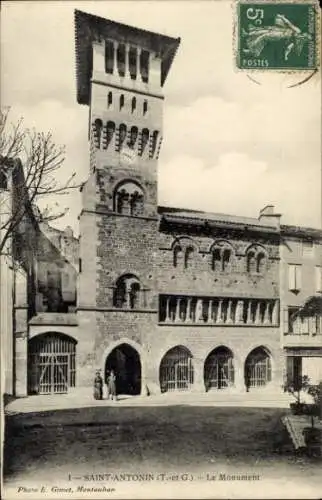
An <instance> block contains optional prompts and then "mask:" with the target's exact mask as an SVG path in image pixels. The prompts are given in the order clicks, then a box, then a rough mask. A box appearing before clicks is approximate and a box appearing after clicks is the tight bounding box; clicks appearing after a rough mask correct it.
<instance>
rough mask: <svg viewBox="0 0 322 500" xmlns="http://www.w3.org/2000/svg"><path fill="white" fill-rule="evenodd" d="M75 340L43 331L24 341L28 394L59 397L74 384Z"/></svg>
mask: <svg viewBox="0 0 322 500" xmlns="http://www.w3.org/2000/svg"><path fill="white" fill-rule="evenodd" d="M76 345H77V341H76V340H75V339H74V338H73V337H70V336H69V335H66V334H64V333H61V332H53V331H49V332H44V333H41V334H39V335H36V336H34V337H32V338H31V339H29V341H28V392H29V394H52V393H54V394H62V393H66V392H68V389H69V388H70V387H75V385H76V359H75V358H76Z"/></svg>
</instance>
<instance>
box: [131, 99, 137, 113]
mask: <svg viewBox="0 0 322 500" xmlns="http://www.w3.org/2000/svg"><path fill="white" fill-rule="evenodd" d="M135 109H136V97H132V103H131V110H132V113H133V112H134V111H135Z"/></svg>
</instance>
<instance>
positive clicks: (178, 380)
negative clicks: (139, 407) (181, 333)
mask: <svg viewBox="0 0 322 500" xmlns="http://www.w3.org/2000/svg"><path fill="white" fill-rule="evenodd" d="M192 384H193V359H192V354H191V352H190V351H189V349H187V348H186V347H183V346H176V347H174V348H173V349H170V351H168V352H167V353H166V354H165V356H164V357H163V358H162V361H161V364H160V387H161V392H167V391H175V390H181V391H186V390H189V389H190V388H191V386H192Z"/></svg>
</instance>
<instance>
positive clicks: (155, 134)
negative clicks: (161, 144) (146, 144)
mask: <svg viewBox="0 0 322 500" xmlns="http://www.w3.org/2000/svg"><path fill="white" fill-rule="evenodd" d="M158 135H159V132H158V131H157V130H155V131H154V132H153V134H152V148H151V158H153V156H154V153H155V150H156V147H157V143H158Z"/></svg>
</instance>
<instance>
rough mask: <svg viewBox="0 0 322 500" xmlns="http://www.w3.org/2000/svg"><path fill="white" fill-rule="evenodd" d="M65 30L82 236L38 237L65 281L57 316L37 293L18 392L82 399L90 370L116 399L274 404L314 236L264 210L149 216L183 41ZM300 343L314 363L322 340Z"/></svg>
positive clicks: (106, 30) (289, 369)
mask: <svg viewBox="0 0 322 500" xmlns="http://www.w3.org/2000/svg"><path fill="white" fill-rule="evenodd" d="M75 25H76V32H75V33H76V74H77V101H78V103H79V104H83V105H87V106H88V107H89V148H90V165H89V174H88V178H87V180H86V182H85V183H84V185H83V187H82V190H81V191H82V193H81V195H82V211H81V214H80V217H79V231H80V237H79V241H78V240H75V239H74V237H73V235H72V234H71V233H70V230H69V229H67V230H66V231H65V232H64V233H61V232H55V230H54V229H52V228H49V227H42V228H41V232H42V234H43V235H44V236H43V237H44V238H45V240H46V241H47V240H48V241H50V242H51V245H52V247H53V248H54V249H55V251H56V255H57V258H58V263H62V262H64V263H65V264H64V265H63V266H62V267H60V269H65V271H66V263H67V264H68V265H67V267H68V269H72V271H71V275H70V276H69V279H68V283H69V285H68V286H67V285H66V283H65V285H66V286H65V291H62V294H63V295H64V294H65V299H63V301H62V302H60V301H58V303H57V304H60V305H57V304H56V306H55V307H54V309H55V310H49V309H50V308H53V305H52V304H53V303H55V301H53V300H52V299H50V298H49V300H48V291H47V295H46V293H45V291H46V289H47V288H48V283H47V288H46V287H43V288H41V287H40V288H39V286H38V288H37V293H36V295H37V297H38V299H37V304H38V305H37V308H36V310H35V313H34V315H33V316H32V317H30V318H29V324H28V328H27V332H28V333H27V335H26V339H27V340H26V343H25V344H26V346H27V348H28V355H27V354H26V356H25V358H26V359H27V358H28V362H27V361H25V362H24V363H23V364H21V365H20V366H21V367H22V368H21V370H24V374H25V379H24V380H25V383H24V386H23V387H22V386H21V384H20V385H19V390H18V391H17V390H16V393H17V394H20V395H23V394H26V393H27V392H38V393H52V392H53V393H62V392H68V391H72V390H74V389H77V388H79V389H81V390H82V391H83V390H84V388H90V387H91V386H92V383H93V376H94V373H95V371H96V370H97V369H100V370H101V371H102V374H103V375H104V377H105V376H106V374H107V372H108V371H109V370H110V369H114V370H115V371H116V373H117V390H118V392H120V393H125V394H133V395H135V394H158V393H160V392H171V391H176V390H180V391H196V392H199V393H201V392H210V391H211V392H212V393H213V394H214V397H216V394H218V391H221V390H223V391H227V393H228V394H229V393H230V392H232V393H233V392H238V393H241V392H246V391H258V392H259V393H260V394H264V393H265V392H266V393H269V394H272V393H273V394H275V395H276V394H278V393H281V387H282V385H283V383H284V382H285V380H286V377H287V375H289V376H294V373H295V371H296V370H294V366H295V365H294V363H293V362H291V361H290V359H293V358H294V347H297V346H294V345H293V344H292V345H291V344H290V337H291V336H290V335H289V331H288V330H285V318H284V313H285V309H287V310H288V309H289V308H290V310H291V308H292V307H293V306H302V305H303V304H304V303H305V301H307V299H308V298H309V297H311V296H314V297H315V298H316V299H317V300H318V297H319V295H318V294H319V292H320V291H321V290H318V288H321V287H320V285H319V286H317V287H316V288H317V289H316V290H315V289H314V287H315V285H314V286H313V285H312V283H313V281H312V280H313V274H314V280H317V279H318V277H317V276H318V274H317V273H318V271H316V268H318V266H319V262H321V248H322V246H321V244H322V232H321V231H319V230H311V229H308V228H300V231H294V228H292V227H291V226H285V225H284V226H283V225H282V226H281V224H280V215H279V214H276V213H275V212H274V207H272V206H266V207H265V208H263V210H262V211H261V212H260V214H259V216H258V218H246V217H242V216H231V215H223V214H216V213H205V212H198V211H193V210H186V209H181V208H170V207H163V206H159V205H158V200H157V173H158V169H157V166H158V157H159V152H160V148H161V143H162V139H163V120H162V115H163V107H164V94H163V86H164V84H165V81H166V78H167V75H168V73H169V71H170V68H171V65H172V62H173V60H174V57H175V54H176V51H177V49H178V47H179V44H180V39H175V38H171V37H167V36H163V35H159V34H156V33H151V32H147V31H143V30H140V29H137V28H134V27H130V26H126V25H122V24H119V23H115V22H112V21H108V20H106V19H102V18H99V17H96V16H92V15H89V14H85V13H83V12H80V11H76V12H75ZM179 188H180V186H178V189H179ZM312 238H313V239H314V248H315V252H316V253H315V254H314V258H313V260H306V261H305V265H303V273H302V275H303V277H304V276H305V280H306V281H305V282H307V285H305V287H303V289H301V290H300V291H298V293H294V290H293V291H290V289H289V279H288V273H289V266H291V265H292V264H294V263H295V264H298V263H299V262H297V259H296V258H295V254H294V253H293V251H292V250H290V249H292V245H293V242H294V241H301V242H302V240H303V241H306V240H307V239H309V240H311V239H312ZM66 242H67V245H66ZM294 244H295V246H296V245H297V244H299V245H302V243H294ZM303 248H304V246H303ZM303 258H304V257H303ZM294 259H295V260H294ZM42 260H43V264H38V277H39V279H38V281H37V283H38V282H40V283H41V281H42V279H43V278H44V277H47V279H49V278H50V276H51V274H50V273H53V270H52V269H51V268H50V266H51V265H52V261H54V259H52V258H50V259H49V258H48V254H47V253H46V252H44V253H43V259H42ZM49 262H50V264H49ZM76 265H77V271H76ZM48 271H49V275H48ZM76 275H77V294H76V285H75V282H76V281H75V280H76ZM48 276H49V278H48ZM60 276H62V274H61V273H60ZM319 276H320V275H319ZM320 279H321V276H320ZM58 281H59V280H58ZM58 281H57V279H56V283H57V282H58ZM303 283H304V281H303ZM314 283H317V281H314ZM61 290H63V289H62V288H61ZM40 294H41V296H40ZM76 295H77V298H76ZM46 297H47V298H46ZM51 297H53V295H52V296H51ZM56 299H57V297H56ZM48 307H49V309H48ZM301 310H302V309H301ZM292 311H293V310H292ZM293 312H294V311H293ZM314 314H315V313H314ZM315 316H316V317H317V318H318V317H319V318H320V319H319V320H318V319H316V324H317V322H318V321H320V320H321V312H317V314H315ZM292 318H293V317H292ZM293 319H294V318H293ZM293 319H292V321H293ZM287 324H289V323H287ZM305 334H306V333H305ZM292 339H293V337H292ZM310 339H311V340H310V342H311V345H310V348H312V349H313V350H314V357H315V358H316V359H317V361H318V362H320V361H321V356H322V352H321V348H322V342H321V339H322V335H321V329H320V330H319V332H318V333H316V334H315V335H314V336H313V335H312V336H310ZM300 347H303V349H304V350H302V351H298V352H297V353H298V355H299V357H303V356H304V357H305V356H306V354H307V351H305V348H306V347H307V346H306V345H304V344H303V346H302V344H301V346H300ZM292 349H293V350H292ZM312 352H313V351H312ZM292 363H293V364H292ZM296 366H297V367H298V368H297V371H299V364H298V365H296ZM304 369H306V365H305V362H304ZM311 371H312V370H311Z"/></svg>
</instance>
